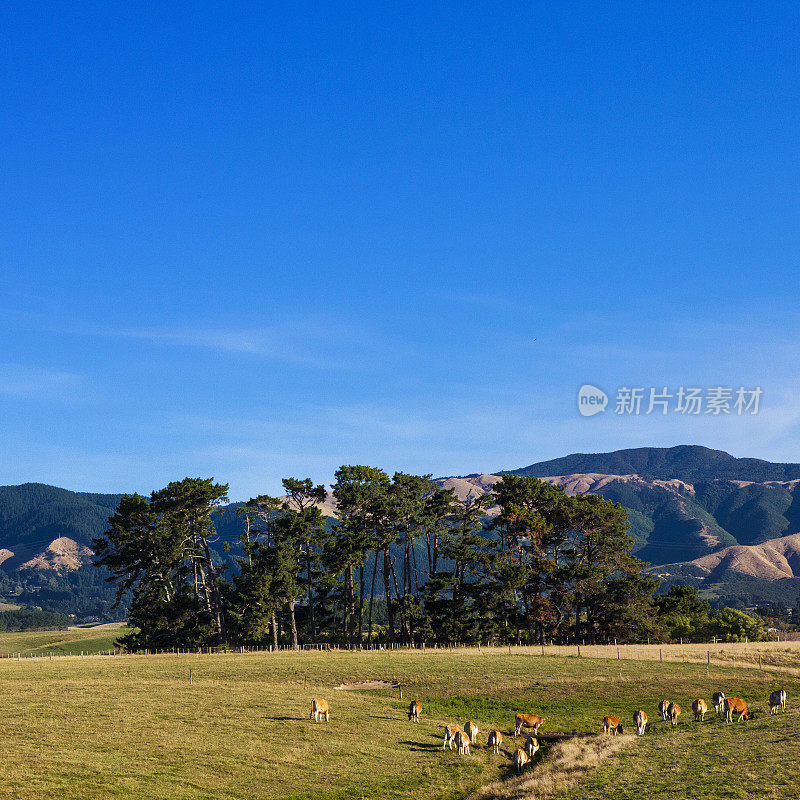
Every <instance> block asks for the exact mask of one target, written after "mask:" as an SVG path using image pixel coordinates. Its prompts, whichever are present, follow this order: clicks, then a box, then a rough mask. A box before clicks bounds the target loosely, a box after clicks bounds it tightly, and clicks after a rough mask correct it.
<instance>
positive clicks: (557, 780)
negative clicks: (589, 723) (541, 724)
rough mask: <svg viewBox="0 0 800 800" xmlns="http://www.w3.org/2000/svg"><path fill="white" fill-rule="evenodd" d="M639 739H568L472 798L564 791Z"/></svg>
mask: <svg viewBox="0 0 800 800" xmlns="http://www.w3.org/2000/svg"><path fill="white" fill-rule="evenodd" d="M635 740H636V737H635V736H592V737H579V738H575V739H567V740H565V741H563V742H559V743H558V744H556V745H554V746H553V747H552V748H551V749H550V752H549V753H548V756H547V758H546V759H544V760H542V761H541V762H540V763H539V764H538V765H537V766H536V767H535V768H534V769H533V770H529V771H527V772H526V773H523V774H522V775H519V776H517V777H514V778H510V779H509V780H506V781H495V782H494V783H490V784H488V785H487V786H484V787H482V788H481V789H479V790H478V791H477V792H475V793H474V794H473V795H472V796H471V797H470V800H522V799H523V798H524V799H525V800H536V799H537V798H544V797H550V796H552V795H554V794H557V793H558V792H564V791H566V790H567V789H570V788H571V787H573V786H574V785H575V784H577V783H579V782H580V781H581V780H583V779H584V778H585V777H586V776H587V775H588V774H589V773H590V772H591V771H592V770H594V769H596V768H597V767H599V766H600V764H602V763H603V761H605V760H606V759H607V758H608V757H609V756H612V755H614V754H615V753H617V752H618V751H619V750H621V749H622V748H623V747H626V746H629V745H631V744H633V742H634V741H635Z"/></svg>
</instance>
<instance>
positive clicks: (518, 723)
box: [514, 714, 545, 736]
mask: <svg viewBox="0 0 800 800" xmlns="http://www.w3.org/2000/svg"><path fill="white" fill-rule="evenodd" d="M544 720H545V718H544V717H540V716H539V715H538V714H515V715H514V736H519V735H520V733H521V732H522V729H523V728H533V735H534V736H538V735H539V728H540V727H541V725H542V723H543V722H544Z"/></svg>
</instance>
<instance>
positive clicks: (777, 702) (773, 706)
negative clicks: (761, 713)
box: [769, 689, 786, 714]
mask: <svg viewBox="0 0 800 800" xmlns="http://www.w3.org/2000/svg"><path fill="white" fill-rule="evenodd" d="M778 709H780V710H781V711H782V712H783V713H784V714H785V713H786V692H785V691H784V690H783V689H779V690H778V691H777V692H773V693H772V694H771V695H770V696H769V713H770V714H777V713H778Z"/></svg>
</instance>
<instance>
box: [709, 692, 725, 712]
mask: <svg viewBox="0 0 800 800" xmlns="http://www.w3.org/2000/svg"><path fill="white" fill-rule="evenodd" d="M711 702H712V703H713V704H714V713H715V714H719V713H720V712H721V711H722V706H723V705H724V703H725V695H724V694H723V693H722V692H714V694H712V695H711Z"/></svg>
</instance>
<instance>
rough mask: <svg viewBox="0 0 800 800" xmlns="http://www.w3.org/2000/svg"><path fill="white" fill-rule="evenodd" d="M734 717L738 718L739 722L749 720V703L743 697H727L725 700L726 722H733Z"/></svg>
mask: <svg viewBox="0 0 800 800" xmlns="http://www.w3.org/2000/svg"><path fill="white" fill-rule="evenodd" d="M734 716H738V717H739V719H738V720H737V722H743V721H744V720H746V719H749V717H750V715H749V714H748V713H747V703H745V701H744V700H742V698H741V697H726V698H725V722H733V718H734Z"/></svg>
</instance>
